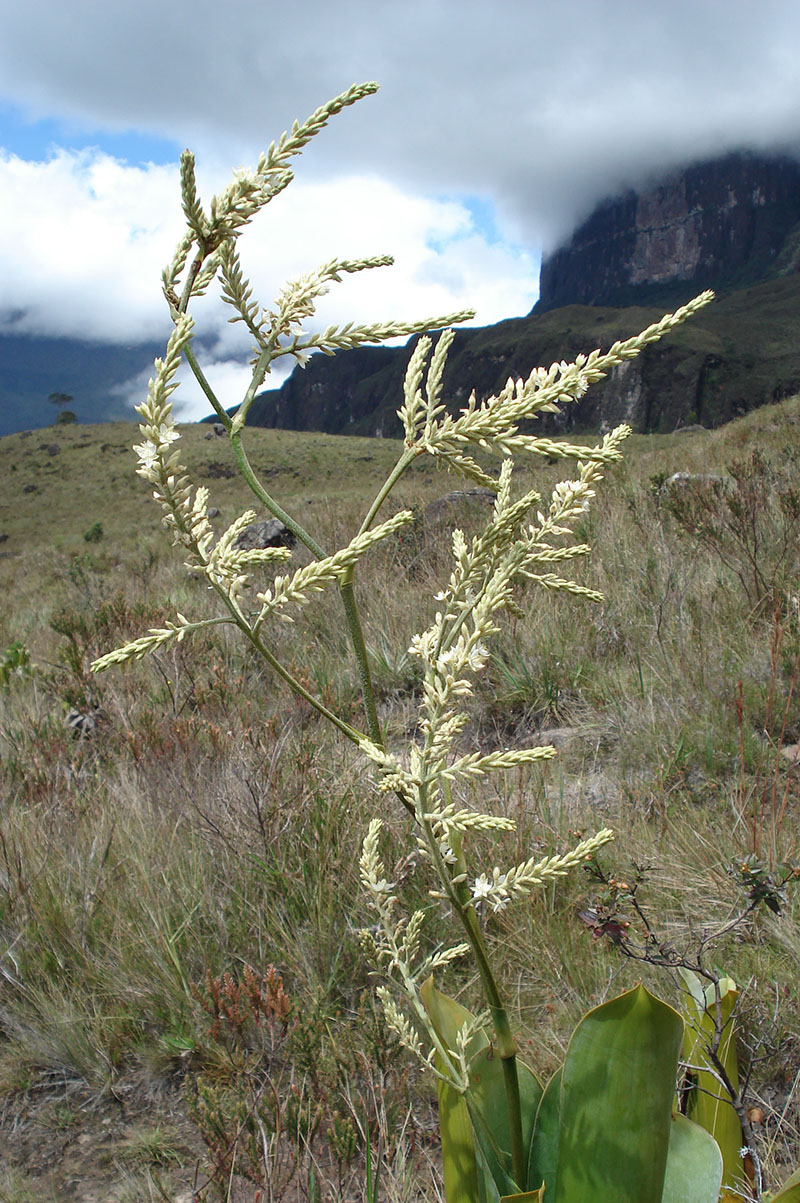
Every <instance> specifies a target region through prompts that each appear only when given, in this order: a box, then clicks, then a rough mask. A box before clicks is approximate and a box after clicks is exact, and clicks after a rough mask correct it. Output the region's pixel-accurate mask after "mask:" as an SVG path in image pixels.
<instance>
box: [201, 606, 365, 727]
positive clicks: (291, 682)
mask: <svg viewBox="0 0 800 1203" xmlns="http://www.w3.org/2000/svg"><path fill="white" fill-rule="evenodd" d="M223 596H224V594H223ZM234 613H235V611H234ZM234 621H235V622H236V625H237V626H238V627H239V629H240V630H241V631H242V632H243V633H244V635H245V636H246V637H247V639H249V641H250V643H252V645H253V647H254V648H255V649H256V651H257V652H258V654H259V655H260V656H261V657H263V659H264V660H265V661H266V662H267V664H268V665H269V666H270V668H271V669H272V670H273V672H274V673H276V675H277V676H279V677H280V678H281V680H282V681H285V682H286V684H287V685H288V686H289V688H290V689H292V690H293V691H294V692H295V693H296V694H298V695H299V697H301V698H304V699H305V701H306V702H308V704H309V706H313V707H314V709H315V710H316V711H317V713H318V714H321V715H322V716H323V718H326V719H327V720H328V722H329V723H332V724H333V726H334V727H336V728H337V730H339V731H341V732H342V734H343V735H346V736H347V738H348V739H349V740H351V741H352V742H353V743H354V744H357V743H359V742H360V740H362V739H363V738H364V733H363V732H362V731H359V730H357V729H356V728H355V727H351V726H350V724H349V723H346V722H345V721H344V719H341V718H339V715H338V714H335V713H334V712H333V711H332V710H329V709H328V707H327V706H326V705H325V704H324V703H323V702H321V701H320V700H319V698H316V697H314V695H313V693H311V692H310V691H309V690H308V689H306V687H305V686H304V685H303V684H301V682H300V681H298V680H297V678H296V677H293V676H292V674H291V673H290V672H289V670H288V669H286V668H284V667H283V665H282V664H281V662H280V660H278V659H277V658H276V657H275V656H274V655H273V654H272V652H271V651H270V650H269V648H268V647H267V646H266V644H265V643H263V642H262V640H261V639H260V638H259V636H258V635H257V634H256V632H255V631H254V630H253V628H252V627H251V626H250V624H249V623H248V622H247V620H246V619H245V618H244V617H242V616H241V615H237V616H236V617H235V618H234Z"/></svg>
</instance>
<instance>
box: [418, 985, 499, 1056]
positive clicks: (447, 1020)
mask: <svg viewBox="0 0 800 1203" xmlns="http://www.w3.org/2000/svg"><path fill="white" fill-rule="evenodd" d="M419 994H420V998H421V999H422V1003H423V1006H424V1007H425V1010H426V1011H427V1012H428V1018H429V1019H430V1021H431V1023H432V1024H433V1026H434V1028H435V1029H436V1034H437V1036H438V1037H439V1039H440V1040H441V1041H442V1043H443V1044H445V1045H446V1046H447V1048H449V1049H453V1048H455V1047H456V1039H457V1037H458V1033H459V1032H460V1031H461V1029H462V1028H463V1027H464V1026H465V1025H466V1024H471V1023H474V1022H475V1016H474V1015H473V1014H472V1012H471V1011H468V1010H467V1008H466V1007H462V1005H461V1003H459V1002H456V1000H455V999H454V998H450V996H449V995H447V994H442V992H441V990H437V989H436V986H435V985H434V983H433V978H432V977H429V978H428V980H427V981H425V982H423V984H422V986H421V988H420V992H419ZM488 1043H489V1040H488V1037H487V1036H486V1033H485V1032H475V1033H474V1034H473V1036H472V1037H471V1039H470V1042H469V1046H468V1049H467V1052H468V1055H469V1056H470V1057H471V1056H474V1054H475V1053H476V1052H477V1051H478V1049H481V1048H485V1047H486V1046H487V1045H488Z"/></svg>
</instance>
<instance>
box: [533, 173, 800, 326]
mask: <svg viewBox="0 0 800 1203" xmlns="http://www.w3.org/2000/svg"><path fill="white" fill-rule="evenodd" d="M798 249H800V163H798V162H796V161H795V160H794V159H789V158H784V157H781V156H772V157H766V156H763V155H754V154H732V155H726V156H725V157H724V158H722V159H715V160H712V161H710V162H704V163H694V164H692V166H690V167H687V168H686V169H685V170H684V171H680V172H674V173H672V174H671V175H669V176H667V177H666V178H665V179H663V180H661V181H659V182H658V183H657V184H656V185H654V186H652V187H650V188H647V189H645V190H643V191H641V192H639V193H636V192H633V191H629V192H626V193H624V194H623V195H622V196H617V197H613V198H611V199H609V200H607V201H604V202H603V203H602V204H600V205H598V207H597V208H596V209H595V210H594V212H593V213H592V214H591V215H590V216H589V217H588V218H587V220H586V221H585V222H583V224H582V225H580V226H579V227H578V229H577V230H575V232H574V233H573V235H572V237H571V238H570V239H569V241H568V242H567V243H566V244H565V245H564V246H562V247H560V248H559V249H558V250H556V251H555V252H554V253H553V254H552V255H549V256H546V257H545V259H544V261H543V262H542V270H541V280H540V289H539V300H538V302H537V304H536V308H535V312H537V313H542V312H544V311H545V310H547V309H557V308H560V307H562V306H564V305H615V306H618V305H664V304H666V305H669V304H671V302H672V301H674V300H675V298H676V297H678V296H683V297H685V296H686V295H688V293H692V292H694V293H697V292H701V291H702V290H703V289H704V288H715V289H717V290H718V291H723V290H730V289H734V288H741V287H743V286H746V285H748V284H755V283H758V282H759V281H761V280H764V279H766V278H768V277H769V276H771V275H773V274H775V273H781V272H783V273H786V272H790V271H793V270H795V269H796V262H797V255H798Z"/></svg>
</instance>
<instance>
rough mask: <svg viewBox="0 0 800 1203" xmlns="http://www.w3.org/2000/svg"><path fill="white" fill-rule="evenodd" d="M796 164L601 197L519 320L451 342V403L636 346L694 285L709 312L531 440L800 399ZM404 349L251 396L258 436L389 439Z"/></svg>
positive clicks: (346, 359) (744, 168)
mask: <svg viewBox="0 0 800 1203" xmlns="http://www.w3.org/2000/svg"><path fill="white" fill-rule="evenodd" d="M798 266H800V164H799V163H798V162H796V161H795V160H793V159H790V158H787V157H785V156H782V155H776V156H767V155H755V154H745V153H740V154H731V155H726V156H724V157H722V158H719V159H714V160H709V161H706V162H703V163H696V164H693V165H692V166H690V167H688V168H686V169H685V170H683V171H679V172H673V173H670V174H669V175H667V176H666V177H664V178H663V179H661V180H660V181H658V182H656V183H654V184H652V185H648V186H647V188H646V189H643V190H642V191H640V192H635V191H632V190H627V191H626V192H625V193H624V194H622V195H620V196H617V197H613V198H611V199H609V200H606V201H603V202H602V203H601V204H600V205H598V207H597V208H596V209H595V211H594V212H593V213H592V214H591V215H590V216H589V218H588V219H587V220H586V221H584V222H583V223H582V224H581V225H580V226H579V228H578V229H577V230H575V232H574V233H573V234H572V236H571V237H570V238H569V239H568V240H567V241H566V242H565V243H564V245H563V246H562V247H560V248H558V249H557V250H556V251H555V252H553V254H552V255H550V256H548V257H547V258H546V259H545V260H544V262H543V265H542V273H541V295H540V300H539V302H538V303H537V305H536V306H535V308H534V310H533V311H532V313H530V314H529V315H528V316H527V317H525V318H518V319H512V320H509V321H505V322H499V323H497V324H496V325H493V326H488V327H484V328H482V329H468V330H461V331H459V332H458V333H457V335H456V339H455V342H454V345H453V349H452V351H451V354H450V359H449V362H448V366H447V370H446V373H445V392H446V395H448V396H449V397H451V398H452V399H453V402H454V407H455V408H457V407H458V405H459V404H463V402H464V401H465V400H466V398H467V396H468V393H469V390H471V389H472V388H474V389H475V390H476V393H477V396H478V399H479V400H480V399H482V398H484V397H486V396H489V395H491V394H492V393H495V392H497V391H498V390H499V389H501V388H502V387H503V385H504V384H505V382H506V380H507V379H508V377H509V376H514V375H520V374H523V373H525V374H527V372H529V371H530V369H531V367H532V366H533V365H535V364H540V365H544V366H549V365H550V363H552V362H554V361H556V360H561V359H563V358H568V357H573V356H574V355H576V354H578V353H579V352H581V351H590V350H592V349H593V348H594V347H596V346H600V347H601V348H607V347H608V346H609V345H610V344H611V343H612V342H613V341H615V340H616V339H618V338H625V337H628V336H629V335H632V334H635V333H636V332H637V331H638V330H639V329H641V328H643V327H644V326H646V325H648V324H649V323H650V322H652V321H656V320H657V319H658V318H659V317H660V316H661V315H662V314H663V312H664V311H665V310H667V309H674V308H675V307H677V306H678V305H680V304H682V303H683V302H685V301H687V300H689V299H690V298H691V297H692V296H694V295H696V294H697V293H698V292H700V291H702V290H703V289H705V288H709V287H710V288H714V289H715V290H716V291H717V294H718V300H717V301H716V303H715V304H714V305H712V306H710V307H708V308H707V309H706V310H704V311H703V312H702V313H700V314H699V315H697V316H696V317H695V318H693V319H692V321H691V322H689V323H688V324H687V325H686V326H685V327H683V328H682V329H681V330H679V331H678V332H676V333H675V334H673V335H671V336H670V337H669V338H668V339H667V340H665V341H664V342H663V343H659V344H657V345H656V346H653V347H648V348H647V350H646V352H645V353H644V354H643V355H642V356H640V357H639V358H638V359H637V360H634V361H632V362H630V363H626V364H624V365H621V366H620V368H618V369H616V370H615V371H614V373H613V374H612V375H611V377H610V378H609V379H608V380H607V381H605V382H603V383H601V384H600V385H598V386H596V387H595V388H593V389H592V390H591V391H590V393H589V394H588V396H587V397H586V398H584V399H583V400H582V401H581V402H579V403H578V404H576V405H572V406H568V407H567V408H566V409H565V411H564V413H563V414H562V415H560V416H559V417H556V418H546V419H542V420H541V421H540V428H542V429H550V430H559V429H569V430H573V431H594V430H597V429H598V428H599V427H600V426H601V425H603V424H606V425H612V424H614V423H615V422H619V421H626V422H630V423H631V424H632V425H633V426H634V428H635V429H637V430H640V431H648V430H672V429H675V428H676V427H678V426H680V425H684V424H687V423H693V422H702V423H704V424H706V425H709V426H715V425H718V424H720V423H721V422H725V421H728V420H729V419H730V418H732V417H735V416H738V415H740V414H743V413H745V412H747V411H748V410H750V409H753V408H755V407H756V406H759V405H763V404H765V403H768V402H770V401H773V400H777V399H779V398H781V397H785V396H788V395H791V394H792V393H794V392H797V391H798V390H800V340H798V339H797V330H798V328H800V275H798V274H797V271H798ZM409 354H410V350H409V347H405V348H397V349H394V348H381V349H379V350H375V349H370V348H364V349H358V350H354V351H348V352H346V353H344V354H342V355H338V356H337V357H336V358H335V359H329V358H326V357H323V356H315V357H314V358H313V359H312V360H311V362H310V363H309V364H308V366H307V367H306V368H305V369H304V370H303V371H301V370H299V369H295V371H294V372H293V373H292V375H291V376H290V377H289V378H288V380H286V381H285V382H284V384H283V386H282V387H281V388H280V389H277V390H272V391H269V392H264V393H262V394H261V395H260V396H259V397H258V398H257V400H256V404H255V405H254V406H253V409H252V411H251V415H250V418H249V420H250V421H251V422H252V423H253V424H255V425H265V426H281V427H286V428H289V429H293V430H319V431H327V432H329V433H347V434H369V435H378V436H381V435H385V436H389V435H394V434H396V433H397V432H398V425H397V419H396V416H395V411H396V409H397V406H398V403H399V402H398V398H399V397H400V396H401V385H402V378H403V374H404V370H405V365H406V363H407V362H408V358H409Z"/></svg>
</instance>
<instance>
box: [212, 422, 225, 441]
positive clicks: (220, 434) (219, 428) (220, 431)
mask: <svg viewBox="0 0 800 1203" xmlns="http://www.w3.org/2000/svg"><path fill="white" fill-rule="evenodd" d="M211 429H212V430H213V431H214V434H215V435H216V436H217V438H220V439H221V438H224V437H225V427H224V426H223V425H222V423H221V422H215V423H214V425H213V426H212V427H211Z"/></svg>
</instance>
